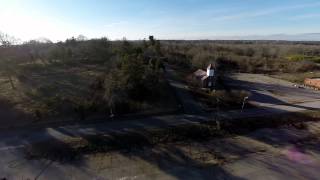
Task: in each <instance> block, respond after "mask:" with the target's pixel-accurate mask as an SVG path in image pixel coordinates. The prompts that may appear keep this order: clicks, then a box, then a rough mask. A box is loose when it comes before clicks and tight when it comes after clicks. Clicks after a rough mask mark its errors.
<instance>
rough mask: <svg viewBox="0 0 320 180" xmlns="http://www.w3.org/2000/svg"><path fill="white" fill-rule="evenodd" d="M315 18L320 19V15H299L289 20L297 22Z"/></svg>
mask: <svg viewBox="0 0 320 180" xmlns="http://www.w3.org/2000/svg"><path fill="white" fill-rule="evenodd" d="M315 18H320V13H314V14H302V15H297V16H294V17H292V18H289V20H293V21H295V20H304V19H315Z"/></svg>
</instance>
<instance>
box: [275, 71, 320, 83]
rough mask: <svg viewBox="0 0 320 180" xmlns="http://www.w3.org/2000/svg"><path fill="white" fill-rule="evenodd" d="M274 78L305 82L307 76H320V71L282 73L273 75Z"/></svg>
mask: <svg viewBox="0 0 320 180" xmlns="http://www.w3.org/2000/svg"><path fill="white" fill-rule="evenodd" d="M271 76H272V77H274V78H278V79H283V80H286V81H289V82H293V83H298V84H303V82H304V80H305V79H306V78H314V77H320V72H319V71H316V72H305V73H280V74H275V75H271Z"/></svg>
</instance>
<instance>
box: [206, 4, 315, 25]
mask: <svg viewBox="0 0 320 180" xmlns="http://www.w3.org/2000/svg"><path fill="white" fill-rule="evenodd" d="M317 6H320V2H317V3H312V4H299V5H294V6H287V7H280V8H272V9H265V10H260V11H255V12H248V13H239V14H234V15H225V16H219V17H215V18H213V19H212V20H213V21H225V20H239V19H245V18H255V17H261V16H267V15H272V14H276V13H280V12H283V11H291V10H297V9H304V8H308V7H317Z"/></svg>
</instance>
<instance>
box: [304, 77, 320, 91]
mask: <svg viewBox="0 0 320 180" xmlns="http://www.w3.org/2000/svg"><path fill="white" fill-rule="evenodd" d="M304 84H305V85H306V86H310V87H315V88H319V89H320V79H311V78H307V79H305V80H304Z"/></svg>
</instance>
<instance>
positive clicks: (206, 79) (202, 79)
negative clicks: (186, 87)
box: [192, 64, 216, 89]
mask: <svg viewBox="0 0 320 180" xmlns="http://www.w3.org/2000/svg"><path fill="white" fill-rule="evenodd" d="M192 80H193V81H194V82H195V83H196V84H198V85H199V86H200V87H202V88H210V89H212V88H214V86H215V80H216V76H215V67H214V66H213V65H212V64H210V65H209V66H208V67H207V71H204V70H202V69H198V70H197V71H196V72H194V73H193V74H192Z"/></svg>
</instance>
